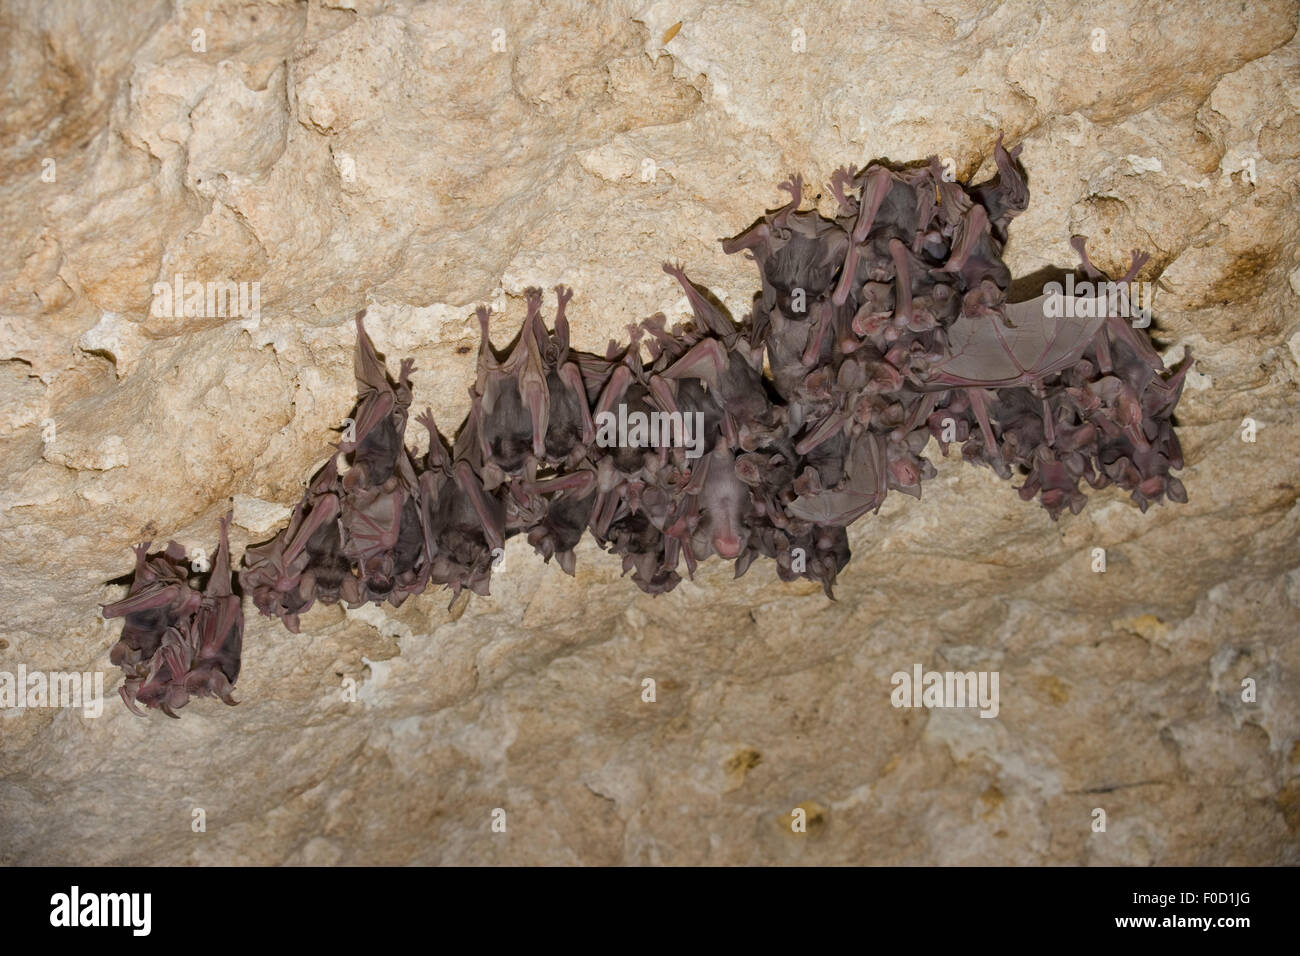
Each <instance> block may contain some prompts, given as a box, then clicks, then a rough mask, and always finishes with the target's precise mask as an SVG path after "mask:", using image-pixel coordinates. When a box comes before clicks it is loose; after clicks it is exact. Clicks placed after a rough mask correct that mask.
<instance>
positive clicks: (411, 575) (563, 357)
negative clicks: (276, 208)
mask: <svg viewBox="0 0 1300 956" xmlns="http://www.w3.org/2000/svg"><path fill="white" fill-rule="evenodd" d="M1019 154H1020V148H1019V147H1016V148H1014V149H1011V150H1007V149H1005V148H1004V147H1003V145H1002V141H1001V138H999V139H998V141H997V143H996V144H995V145H994V147H993V160H994V163H995V165H996V167H997V174H996V176H995V177H994V178H993V179H992V180H990V181H988V182H984V183H979V184H976V185H967V184H964V183H962V182H957V181H953V180H952V177H950V176H947V175H945V173H944V170H943V167H942V166H941V165H940V164H939V161H938V159H937V158H934V157H931V158H930V159H929V160H928V161H927V162H926V163H923V164H920V165H913V166H908V167H892V166H890V165H887V164H885V163H872V164H870V165H869V166H867V167H866V168H865V169H862V170H855V169H852V168H845V169H840V170H837V171H836V173H835V174H834V176H833V177H832V181H831V184H830V189H831V193H832V195H833V196H834V199H835V201H836V203H837V204H838V210H837V212H836V214H835V216H834V217H833V218H828V217H826V216H824V215H822V214H821V213H819V212H818V211H817V210H815V209H806V210H805V209H801V208H800V206H801V204H802V198H803V182H802V180H801V179H800V177H798V176H791V178H790V179H789V181H787V182H785V183H782V184H781V188H782V189H784V190H785V191H787V192H788V193H789V194H790V197H791V200H790V202H789V203H787V204H786V205H784V206H782V207H780V208H778V209H776V210H773V211H769V212H767V213H765V214H764V215H763V216H762V217H760V218H759V219H758V220H757V221H756V222H755V223H754V224H753V225H752V226H750V227H749V228H748V229H745V230H744V231H743V232H741V233H740V234H739V235H737V236H736V237H735V238H733V239H729V240H726V241H724V243H723V249H724V251H726V252H728V253H736V252H743V253H744V254H746V255H747V256H749V257H751V258H752V259H753V260H754V263H755V265H756V267H757V272H758V281H759V289H758V291H757V293H756V294H755V295H754V298H753V303H752V309H751V310H750V311H749V312H748V313H747V314H746V315H744V316H743V317H742V318H741V320H740V321H739V322H737V321H736V320H735V319H733V317H732V316H731V314H730V313H729V312H728V311H727V310H726V309H725V308H723V307H722V306H721V305H720V304H719V303H718V302H717V300H716V299H715V297H713V296H712V295H711V294H710V293H709V292H708V290H707V289H705V288H704V287H703V286H698V285H696V284H695V283H693V282H692V281H691V280H690V279H689V278H688V277H687V275H686V273H685V271H684V270H683V269H682V268H681V267H680V266H677V265H673V264H666V265H665V266H664V271H665V272H666V273H668V275H670V276H672V277H673V278H674V279H675V280H676V281H677V282H678V283H679V284H680V286H681V289H682V290H683V291H684V292H685V294H686V297H687V301H688V303H689V305H690V307H691V311H692V313H693V316H694V319H693V322H691V323H688V324H683V325H678V326H675V327H673V328H671V329H669V328H667V327H666V324H665V320H664V318H663V316H662V315H656V316H652V317H651V318H649V319H646V320H644V321H642V322H641V323H639V324H638V325H635V326H633V327H631V330H630V331H631V336H630V340H629V341H628V342H627V343H626V344H622V345H620V344H619V343H617V342H611V343H610V346H609V348H608V349H607V350H606V352H605V354H604V355H603V356H600V355H595V354H591V353H584V352H579V351H577V350H575V349H573V348H572V347H571V344H570V341H569V327H568V320H567V318H566V315H565V312H566V308H567V306H568V303H569V301H570V299H571V297H572V293H571V292H570V291H569V290H567V289H565V288H564V287H556V290H555V292H556V303H557V304H556V312H555V320H554V327H553V329H548V328H547V325H546V322H545V319H544V318H543V315H542V311H543V299H542V293H541V292H540V290H537V289H529V290H527V291H526V293H525V305H526V316H525V318H524V322H523V325H522V327H521V329H520V331H519V334H518V337H517V338H516V339H515V340H514V342H513V343H512V344H511V345H510V347H509V348H508V349H507V350H506V351H505V352H504V353H500V354H499V353H498V352H497V351H496V350H495V349H494V347H493V345H492V342H491V339H490V335H489V326H490V322H491V313H490V312H489V310H488V309H487V308H485V307H480V308H479V309H478V320H479V323H480V330H481V334H482V341H481V344H480V348H479V352H478V360H477V375H476V377H475V382H474V385H473V387H472V388H471V390H470V412H469V415H468V417H467V419H466V420H465V421H464V422H463V423H462V425H461V427H460V428H459V429H458V430H457V432H456V434H455V440H454V441H452V442H448V441H446V440H444V438H443V437H442V435H440V434H439V432H438V429H437V426H436V424H435V421H434V417H433V413H432V410H426V411H425V413H424V414H423V415H421V416H420V417H419V419H418V420H419V421H420V422H421V424H423V425H424V426H425V428H426V429H427V431H428V433H429V447H428V451H427V453H426V454H425V455H424V456H422V457H421V458H416V457H415V456H414V454H413V453H412V452H411V451H409V450H408V449H407V448H406V447H405V443H404V442H405V438H404V436H405V427H406V419H407V410H408V408H409V406H410V404H411V400H412V395H411V387H410V374H411V371H412V369H413V365H412V363H411V362H410V361H409V360H407V361H405V362H403V363H401V366H400V371H399V373H398V376H397V379H396V380H395V381H394V380H393V379H392V378H391V377H390V376H389V373H388V369H387V367H386V365H385V364H384V362H383V361H382V360H381V359H380V357H379V355H378V354H377V353H376V351H375V349H374V346H373V344H372V343H371V341H370V339H369V337H368V335H367V334H366V331H365V328H364V326H363V324H362V317H363V314H364V313H363V314H359V315H358V316H357V318H356V331H357V352H356V363H355V370H356V380H357V387H358V399H357V407H356V412H355V416H354V417H355V434H354V435H345V437H344V440H343V441H342V442H341V443H340V445H339V447H338V450H337V454H336V455H335V456H334V457H333V458H332V459H331V460H330V461H329V462H328V463H327V464H326V465H325V466H324V467H323V468H322V469H321V470H320V471H319V472H318V474H317V475H316V476H315V477H314V478H313V479H312V481H311V483H310V484H309V486H308V487H307V489H306V492H305V494H304V496H303V498H302V500H301V501H300V502H299V503H298V505H297V506H296V507H295V508H294V511H293V515H292V517H291V519H290V521H289V524H288V526H287V527H286V528H285V529H284V530H283V531H282V532H281V533H280V534H279V535H278V536H277V537H276V538H275V539H274V540H273V541H270V542H267V543H266V544H263V545H260V546H257V547H252V548H249V549H248V550H247V551H246V552H245V556H244V565H245V566H244V569H243V570H242V571H241V573H240V580H241V582H242V586H243V589H244V590H245V591H247V592H248V593H250V594H251V595H252V597H253V601H254V603H255V604H256V606H257V607H258V609H259V610H260V611H262V613H264V614H269V615H274V616H276V617H279V618H280V619H281V620H282V621H283V622H284V623H285V625H286V626H287V627H288V628H289V629H290V630H294V631H296V630H297V628H298V626H299V615H300V614H302V613H303V612H304V611H305V610H307V609H308V608H309V607H311V605H312V604H313V603H314V602H315V601H317V600H319V601H323V602H325V603H333V602H336V601H345V602H347V603H348V604H349V605H353V606H355V605H358V604H360V603H364V602H367V601H374V602H388V603H391V604H394V605H396V604H400V603H401V602H402V601H403V600H404V599H405V598H406V597H407V596H408V595H410V594H414V593H418V592H420V591H421V590H422V589H423V588H425V587H426V586H428V585H430V584H433V585H435V586H445V587H447V588H449V589H450V590H451V591H452V592H453V593H459V591H460V590H461V589H463V588H469V589H470V590H473V591H475V592H477V593H486V592H487V589H488V586H489V582H490V578H491V573H492V569H493V567H494V566H495V565H496V564H497V563H498V560H497V559H498V558H499V556H500V554H501V549H502V547H503V546H504V544H505V542H506V541H507V540H508V539H509V538H511V537H512V536H514V535H524V536H525V537H526V539H527V540H528V542H529V543H530V544H531V545H532V546H533V548H534V549H535V550H536V551H537V552H538V553H539V554H541V555H542V557H543V558H544V559H545V560H548V561H549V560H550V559H551V558H555V559H556V561H557V563H558V564H559V565H560V566H561V568H563V570H564V571H566V572H567V573H569V574H573V573H574V572H575V556H574V548H575V546H576V545H577V543H578V541H579V540H580V539H581V537H582V535H583V533H584V532H586V531H590V532H591V533H592V535H593V537H594V538H595V540H596V542H597V544H598V545H599V546H600V547H602V548H604V549H605V550H607V551H610V552H612V553H613V554H616V555H618V556H619V557H620V558H621V559H622V565H623V570H624V572H625V573H630V574H631V575H632V578H633V580H634V582H635V583H636V584H637V585H638V586H639V587H640V588H642V589H643V590H645V591H647V592H649V593H652V594H659V593H663V592H665V591H669V590H672V589H673V588H674V587H676V586H677V584H678V583H679V582H680V581H681V579H682V576H683V574H685V575H688V576H689V575H693V574H694V573H695V571H696V569H697V568H698V566H699V564H700V563H701V562H702V561H704V560H706V559H707V558H708V557H710V556H712V555H717V556H719V557H721V558H723V559H724V560H729V561H734V562H735V570H736V574H737V575H738V576H739V575H740V574H743V573H745V572H746V571H747V570H748V568H749V567H750V566H751V565H752V564H753V563H754V561H755V560H756V559H757V558H758V557H760V556H763V557H767V558H771V559H772V560H773V561H774V562H775V563H776V568H777V574H778V575H779V576H780V577H781V578H782V579H783V580H793V579H795V578H799V577H802V578H805V579H808V580H813V581H817V582H818V583H819V584H821V585H822V587H823V588H824V589H825V591H826V593H827V595H830V594H831V593H832V586H833V585H834V583H835V580H836V578H837V576H838V574H839V573H840V572H841V571H842V570H843V568H844V567H845V566H846V564H847V563H848V560H849V546H848V537H847V532H846V529H847V527H848V525H850V524H851V523H852V522H853V521H855V520H856V519H857V518H859V517H860V516H862V515H864V514H866V513H867V512H873V511H878V510H879V508H880V507H881V505H882V503H883V502H884V501H885V498H886V496H887V494H888V493H889V492H890V491H899V492H902V493H904V494H909V495H913V496H916V497H920V495H921V486H922V483H923V482H924V481H925V480H926V479H928V478H931V477H933V476H934V474H935V469H934V466H933V464H932V463H931V462H930V461H929V460H927V459H926V457H925V455H924V451H925V448H926V445H927V443H928V442H929V440H930V438H931V437H933V438H935V439H937V441H938V443H939V447H940V449H941V451H942V452H943V453H944V454H946V453H947V450H948V447H949V445H952V444H956V445H958V446H960V448H961V457H962V459H963V460H965V461H970V462H972V463H976V464H981V465H986V466H988V467H990V468H992V469H993V470H994V471H995V472H996V473H997V474H998V475H1000V476H1001V477H1003V478H1011V477H1013V476H1019V477H1020V478H1021V479H1022V481H1021V484H1020V486H1019V487H1018V489H1017V491H1018V493H1019V495H1020V497H1021V498H1023V499H1026V500H1028V499H1032V498H1037V499H1038V501H1039V502H1040V503H1041V504H1042V506H1043V507H1044V508H1045V509H1046V510H1047V512H1048V514H1049V515H1050V516H1051V517H1052V518H1053V519H1055V518H1057V517H1058V516H1059V515H1060V514H1061V513H1062V512H1063V511H1064V510H1066V509H1068V510H1070V511H1072V512H1077V511H1079V509H1081V508H1082V507H1083V506H1084V504H1085V502H1086V496H1085V494H1084V491H1083V489H1082V487H1081V483H1086V484H1087V485H1088V486H1090V487H1093V488H1103V487H1105V486H1106V485H1109V484H1116V485H1119V486H1120V487H1121V488H1124V489H1125V490H1127V491H1129V492H1130V493H1131V495H1132V497H1133V500H1134V501H1135V502H1136V503H1137V505H1138V506H1139V507H1140V508H1142V509H1143V510H1145V509H1146V508H1147V506H1148V505H1149V504H1150V503H1152V502H1156V501H1160V500H1162V499H1163V498H1166V497H1167V498H1169V499H1170V500H1173V501H1179V502H1181V501H1186V500H1187V492H1186V489H1185V488H1184V487H1183V485H1182V483H1181V482H1180V481H1179V480H1178V478H1177V477H1175V476H1174V475H1173V474H1172V472H1173V471H1176V470H1178V469H1180V468H1181V467H1182V465H1183V459H1182V451H1181V449H1180V447H1179V443H1178V439H1177V437H1176V435H1175V433H1174V428H1173V413H1174V409H1175V407H1176V405H1177V403H1178V400H1179V398H1180V396H1181V393H1182V387H1183V383H1184V381H1185V378H1186V375H1187V373H1188V370H1189V369H1190V368H1191V364H1192V363H1191V357H1190V355H1185V357H1184V361H1183V363H1182V365H1181V367H1180V368H1179V369H1178V370H1177V371H1176V372H1172V373H1171V372H1170V370H1168V369H1166V368H1165V366H1164V363H1163V362H1162V361H1161V359H1160V357H1159V356H1158V355H1157V353H1156V351H1155V349H1154V348H1153V347H1152V345H1151V341H1150V339H1149V337H1148V335H1147V333H1146V332H1145V331H1143V330H1142V329H1141V328H1134V327H1133V326H1132V325H1130V324H1129V323H1128V322H1126V321H1124V318H1123V317H1122V316H1121V315H1119V314H1117V313H1116V312H1114V311H1112V310H1109V309H1107V310H1104V311H1101V312H1096V311H1093V312H1088V311H1086V310H1082V311H1080V310H1074V309H1066V308H1064V306H1065V305H1074V304H1075V303H1066V302H1064V300H1063V299H1062V297H1061V295H1060V293H1059V291H1058V292H1055V293H1053V292H1050V291H1048V290H1047V289H1045V290H1044V291H1045V295H1044V296H1042V297H1040V298H1037V299H1032V300H1029V301H1026V302H1015V303H1009V302H1008V301H1007V296H1008V291H1009V289H1010V288H1011V275H1010V272H1009V270H1008V269H1007V267H1006V265H1005V263H1004V262H1003V259H1002V251H1003V247H1004V244H1005V243H1006V241H1007V238H1008V234H1009V228H1010V224H1011V222H1012V220H1013V219H1014V217H1015V216H1016V215H1017V214H1018V213H1020V212H1022V211H1024V210H1025V209H1026V208H1027V205H1028V201H1029V189H1028V183H1027V180H1026V177H1025V174H1024V170H1023V168H1022V167H1021V165H1020V162H1019ZM1074 242H1075V248H1076V249H1077V250H1078V252H1079V256H1080V259H1081V263H1082V265H1081V268H1082V270H1083V272H1084V275H1085V276H1086V277H1087V278H1088V279H1089V280H1093V281H1098V280H1103V279H1104V278H1105V277H1104V276H1103V275H1102V274H1101V273H1100V271H1099V270H1097V269H1096V268H1095V267H1094V266H1093V264H1092V262H1091V261H1090V259H1089V258H1088V255H1087V252H1086V251H1085V249H1084V245H1083V241H1082V239H1078V238H1076V239H1075V240H1074ZM1145 261H1146V257H1145V256H1142V255H1139V254H1136V253H1135V254H1134V257H1133V263H1132V265H1131V267H1130V269H1129V272H1128V274H1127V275H1126V276H1124V278H1122V279H1121V280H1120V284H1121V285H1122V284H1124V283H1127V282H1129V281H1131V280H1132V279H1134V278H1136V276H1137V274H1138V271H1139V270H1140V269H1141V268H1142V266H1143V265H1144V263H1145ZM1071 312H1077V314H1078V315H1080V316H1081V317H1079V318H1067V317H1066V316H1067V315H1070V313H1071ZM767 370H770V375H769V374H768V371H767ZM615 422H617V423H618V427H617V429H616V428H614V427H613V426H614V423H615ZM224 541H225V538H224V525H223V549H224V547H225V544H224ZM222 553H224V551H223V552H222ZM177 562H178V556H177V555H175V554H173V553H172V551H171V550H170V549H169V550H168V551H167V552H164V553H163V554H161V555H155V556H152V557H146V554H145V552H144V550H141V549H138V550H137V572H136V578H135V581H134V582H133V583H132V587H131V593H130V594H129V595H128V597H127V598H125V599H124V600H123V601H121V602H118V605H115V606H113V607H114V608H115V613H117V614H120V615H125V616H126V617H127V625H126V627H125V628H124V631H123V637H122V640H121V641H120V642H119V644H118V646H117V647H116V648H115V649H114V652H113V653H114V660H115V661H116V662H119V663H121V664H122V666H123V669H124V670H125V671H126V672H127V675H128V681H127V688H126V689H124V696H126V697H127V699H128V701H132V700H143V701H145V702H146V703H147V704H156V705H158V706H163V707H164V708H166V707H170V706H173V705H178V702H181V697H182V692H183V693H184V694H185V695H188V694H192V693H203V692H211V693H216V694H218V695H219V696H222V697H223V698H226V697H228V690H229V686H228V685H229V684H233V682H234V679H235V676H236V675H237V672H238V644H239V638H238V634H239V631H238V629H236V628H234V626H233V625H231V624H230V621H231V614H232V612H231V611H230V607H232V605H231V604H230V603H229V602H230V601H232V600H233V595H230V594H229V593H228V592H225V593H221V592H216V591H212V590H211V587H212V585H211V584H210V585H209V590H208V591H205V592H204V594H202V595H199V594H198V592H195V591H194V590H193V589H192V588H190V587H189V585H188V584H187V579H186V574H185V572H184V570H183V569H181V568H180V567H179V565H178V563H177ZM223 601H224V602H225V603H221V602H223ZM217 607H222V608H225V609H226V610H225V611H224V612H223V613H224V615H225V616H224V617H221V618H220V621H218V618H217V617H214V612H212V611H210V610H209V609H210V608H217ZM232 662H233V664H232ZM232 667H233V670H232ZM223 680H224V681H225V683H223ZM178 687H179V688H181V690H176V688H178ZM173 695H175V696H174V697H173Z"/></svg>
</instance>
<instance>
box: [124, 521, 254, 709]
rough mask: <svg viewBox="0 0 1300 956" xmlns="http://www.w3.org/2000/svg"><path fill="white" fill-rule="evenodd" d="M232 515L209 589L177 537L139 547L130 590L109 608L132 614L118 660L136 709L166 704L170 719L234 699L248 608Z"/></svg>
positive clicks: (223, 526) (128, 616)
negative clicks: (238, 580)
mask: <svg viewBox="0 0 1300 956" xmlns="http://www.w3.org/2000/svg"><path fill="white" fill-rule="evenodd" d="M230 518H231V516H230V515H229V514H227V515H226V516H225V517H224V518H222V519H221V543H220V544H219V545H218V547H217V553H216V557H215V558H214V559H213V562H212V570H211V572H210V574H209V575H208V582H207V585H206V586H205V587H204V589H203V591H202V592H200V591H197V590H195V589H194V588H192V587H191V586H190V584H189V566H188V564H187V563H186V562H185V553H184V551H183V550H182V549H181V547H180V545H178V544H176V542H174V541H173V542H170V543H169V544H168V546H167V549H166V550H165V551H163V552H161V553H159V554H156V555H154V556H152V557H149V556H148V549H149V543H148V542H145V543H144V544H141V545H139V546H138V547H137V548H136V549H135V553H136V573H135V578H134V580H133V581H132V582H131V587H130V593H129V594H128V595H127V596H126V597H125V598H123V599H122V600H120V601H115V602H114V603H112V604H106V605H104V609H103V614H104V617H105V618H114V617H125V618H126V623H125V625H124V626H123V628H122V637H121V639H120V640H119V641H118V642H117V644H116V645H115V646H114V647H113V651H112V653H111V654H110V659H111V660H112V661H113V663H114V664H117V665H119V666H120V667H121V668H122V672H123V674H124V675H125V678H126V679H125V681H124V682H123V684H122V687H121V688H120V690H119V693H120V694H121V695H122V700H123V701H124V702H125V703H126V705H127V707H129V708H130V709H131V711H132V712H133V713H135V714H140V715H141V716H143V714H141V711H140V710H139V708H138V707H136V704H137V703H140V704H144V705H145V706H146V707H157V708H160V709H161V710H162V711H163V713H165V714H166V715H167V716H168V717H175V716H177V715H176V710H178V709H179V708H181V707H183V706H185V704H187V703H188V702H189V699H190V698H191V697H206V696H213V697H219V698H221V699H222V700H223V701H225V702H226V703H227V704H231V705H234V704H235V703H237V701H236V700H235V699H234V697H233V696H232V695H231V691H232V690H233V688H234V686H235V681H236V680H238V678H239V663H240V654H241V651H242V649H243V637H244V611H243V607H242V605H241V604H240V600H239V596H238V595H236V594H235V593H234V592H233V591H232V590H231V587H230V584H231V581H230V539H229V536H228V529H229V525H230Z"/></svg>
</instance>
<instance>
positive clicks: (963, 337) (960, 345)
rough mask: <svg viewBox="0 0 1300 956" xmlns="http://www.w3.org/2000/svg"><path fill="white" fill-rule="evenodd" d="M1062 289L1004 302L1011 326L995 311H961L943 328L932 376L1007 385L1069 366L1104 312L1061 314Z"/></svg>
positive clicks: (972, 384) (975, 383) (971, 384)
mask: <svg viewBox="0 0 1300 956" xmlns="http://www.w3.org/2000/svg"><path fill="white" fill-rule="evenodd" d="M1063 300H1064V295H1059V294H1058V295H1051V294H1049V295H1043V296H1039V297H1038V298H1037V299H1030V300H1029V301H1028V302H1018V303H1016V304H1015V305H1009V306H1007V307H1006V312H1007V318H1008V319H1010V321H1011V323H1012V325H1013V326H1014V327H1013V328H1006V327H1005V326H1003V325H1002V324H1001V323H1000V322H999V321H998V319H997V318H996V317H993V316H987V315H983V316H980V315H975V316H972V315H962V316H961V317H959V318H958V319H957V321H956V322H954V323H953V324H952V325H951V326H950V327H949V329H948V348H949V354H948V357H947V358H945V359H944V360H943V361H941V362H939V363H938V364H937V365H936V366H935V367H934V376H933V377H932V381H935V382H937V383H939V384H942V385H948V386H953V385H957V386H962V385H964V386H969V387H983V388H989V387H996V388H1001V387H1007V386H1015V385H1027V384H1028V383H1030V382H1032V381H1035V380H1038V379H1042V378H1045V377H1046V376H1048V375H1053V374H1055V373H1057V372H1060V371H1062V370H1063V369H1066V368H1069V367H1070V366H1071V365H1073V364H1074V363H1075V362H1077V361H1079V359H1080V357H1082V355H1083V352H1084V349H1086V348H1087V347H1088V345H1089V343H1091V342H1092V340H1093V337H1094V336H1095V335H1096V334H1097V330H1098V329H1100V328H1101V326H1102V324H1103V323H1104V322H1105V321H1106V317H1105V315H1100V316H1095V317H1091V318H1071V317H1067V316H1065V315H1064V311H1065V309H1064V301H1063Z"/></svg>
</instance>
